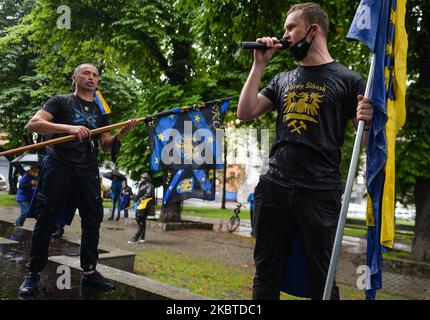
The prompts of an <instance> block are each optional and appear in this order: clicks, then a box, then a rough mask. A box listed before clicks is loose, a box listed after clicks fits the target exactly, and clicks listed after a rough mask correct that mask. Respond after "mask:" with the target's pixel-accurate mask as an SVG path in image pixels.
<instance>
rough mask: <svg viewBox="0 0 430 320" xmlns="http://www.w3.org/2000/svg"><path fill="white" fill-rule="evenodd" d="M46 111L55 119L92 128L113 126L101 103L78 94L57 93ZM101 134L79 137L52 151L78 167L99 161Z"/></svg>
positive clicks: (59, 135)
mask: <svg viewBox="0 0 430 320" xmlns="http://www.w3.org/2000/svg"><path fill="white" fill-rule="evenodd" d="M42 110H44V111H47V112H49V113H50V114H52V116H53V117H54V118H53V120H52V122H54V123H61V124H67V125H75V126H85V127H87V128H88V129H90V130H93V129H96V128H100V127H104V126H107V125H109V118H108V116H107V115H102V114H101V112H100V110H99V108H98V106H97V104H96V103H95V102H94V101H92V102H90V101H86V100H83V99H81V98H80V97H78V96H76V95H75V94H73V93H72V94H66V95H55V96H53V97H52V98H50V99H49V100H48V101H47V102H45V104H44V105H43V108H42ZM66 135H67V134H54V135H50V136H49V137H48V139H50V138H58V137H62V136H66ZM99 140H100V135H95V136H92V137H91V139H85V140H83V141H79V140H78V139H76V140H74V141H70V142H65V143H61V144H57V145H53V146H49V147H48V148H47V149H48V152H50V153H51V154H52V155H53V156H54V157H55V158H56V159H58V160H60V161H62V162H64V163H66V164H69V165H72V166H76V167H86V166H91V165H95V164H97V160H98V149H99V144H100V143H99Z"/></svg>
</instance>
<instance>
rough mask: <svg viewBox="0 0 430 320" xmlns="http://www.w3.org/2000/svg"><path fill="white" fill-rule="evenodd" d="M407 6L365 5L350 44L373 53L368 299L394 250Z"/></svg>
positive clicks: (378, 1) (388, 0)
mask: <svg viewBox="0 0 430 320" xmlns="http://www.w3.org/2000/svg"><path fill="white" fill-rule="evenodd" d="M405 11H406V0H362V1H361V3H360V6H359V7H358V9H357V13H356V15H355V18H354V20H353V22H352V24H351V27H350V30H349V33H348V36H347V37H348V38H350V39H357V40H360V41H362V42H364V43H365V44H366V45H367V46H368V47H369V49H370V50H372V51H373V53H374V70H373V77H372V78H370V79H368V81H371V88H370V93H369V97H368V98H369V99H370V100H371V101H372V104H373V106H374V113H373V119H372V125H371V128H370V131H369V142H368V146H367V164H366V168H367V172H366V184H367V191H368V199H367V200H368V201H367V226H368V234H367V238H368V239H367V260H366V264H367V266H368V272H369V273H368V274H367V276H366V298H367V299H375V297H376V290H377V289H380V288H381V287H382V253H383V252H386V251H388V250H390V249H392V248H393V243H394V212H395V143H396V134H397V131H398V130H399V129H400V128H401V127H402V126H403V124H404V122H405V118H406V108H405V93H406V53H407V45H408V44H407V43H408V40H407V35H406V30H405V25H404V20H405Z"/></svg>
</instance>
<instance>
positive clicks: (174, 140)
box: [146, 99, 231, 204]
mask: <svg viewBox="0 0 430 320" xmlns="http://www.w3.org/2000/svg"><path fill="white" fill-rule="evenodd" d="M230 100H231V99H222V100H215V101H210V102H206V103H203V104H196V105H192V106H187V107H182V108H177V109H173V110H169V111H166V112H162V113H159V114H157V115H155V116H152V117H150V118H149V119H148V121H147V122H146V127H147V130H148V136H149V143H150V146H151V156H150V169H151V170H152V171H164V198H163V203H164V204H167V203H168V202H178V201H182V200H185V199H189V198H200V199H205V200H214V199H215V170H216V169H221V168H223V167H224V165H223V160H222V139H223V131H222V130H221V129H222V124H223V121H224V117H225V114H226V112H227V110H228V108H229V105H230Z"/></svg>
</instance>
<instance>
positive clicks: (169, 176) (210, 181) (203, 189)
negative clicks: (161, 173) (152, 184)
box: [163, 168, 215, 204]
mask: <svg viewBox="0 0 430 320" xmlns="http://www.w3.org/2000/svg"><path fill="white" fill-rule="evenodd" d="M163 187H164V197H163V204H167V203H169V202H179V201H182V200H186V199H189V198H198V199H203V200H215V169H214V168H212V169H188V168H184V169H172V170H167V171H166V172H165V177H164V184H163Z"/></svg>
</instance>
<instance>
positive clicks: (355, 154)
mask: <svg viewBox="0 0 430 320" xmlns="http://www.w3.org/2000/svg"><path fill="white" fill-rule="evenodd" d="M374 64H375V56H374V55H373V56H372V61H371V64H370V70H369V77H368V78H367V84H366V92H365V94H364V96H365V97H368V96H369V92H370V88H371V86H372V83H371V82H372V79H373V73H374ZM363 133H364V121H363V120H360V121H359V122H358V128H357V134H356V136H355V142H354V149H353V150H352V158H351V163H350V165H349V171H348V178H347V180H346V186H345V192H344V194H343V201H342V208H341V209H340V215H339V222H338V225H337V230H336V237H335V239H334V244H333V251H332V254H331V259H330V266H329V268H328V273H327V279H326V283H325V288H324V295H323V300H330V297H331V292H332V289H333V284H334V279H335V275H336V266H337V261H338V259H339V254H340V249H341V246H342V237H343V230H344V228H345V223H346V216H347V214H348V207H349V201H350V200H351V191H352V184H353V183H354V178H355V173H356V171H357V165H358V160H359V158H360V147H361V140H362V139H363Z"/></svg>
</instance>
